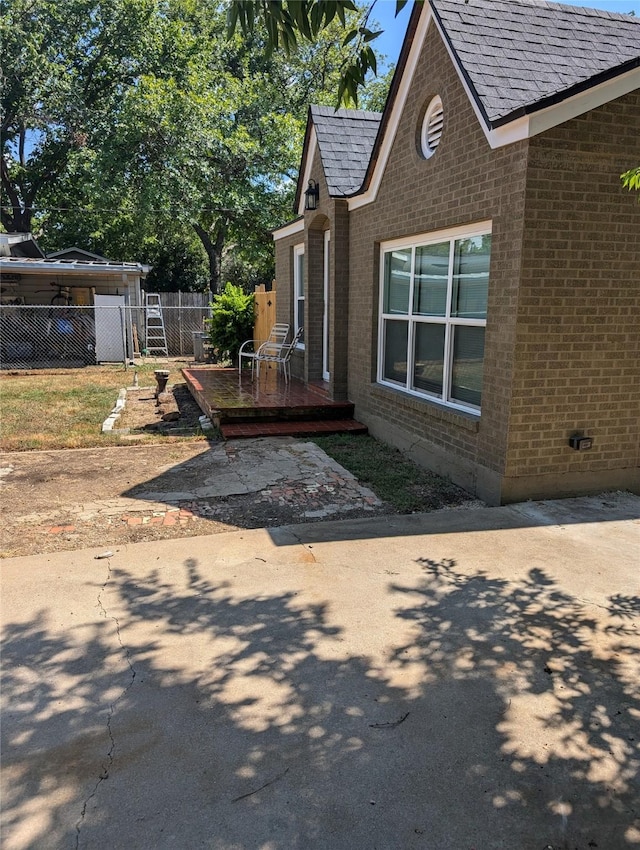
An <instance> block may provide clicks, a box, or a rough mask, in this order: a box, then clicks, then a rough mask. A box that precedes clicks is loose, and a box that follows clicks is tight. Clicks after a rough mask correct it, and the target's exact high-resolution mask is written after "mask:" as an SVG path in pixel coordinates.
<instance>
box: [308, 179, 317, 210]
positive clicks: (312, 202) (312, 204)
mask: <svg viewBox="0 0 640 850" xmlns="http://www.w3.org/2000/svg"><path fill="white" fill-rule="evenodd" d="M319 198H320V187H319V186H318V184H317V183H316V181H315V180H309V186H308V187H307V189H306V190H305V193H304V209H305V212H306V211H307V210H317V209H318V200H319Z"/></svg>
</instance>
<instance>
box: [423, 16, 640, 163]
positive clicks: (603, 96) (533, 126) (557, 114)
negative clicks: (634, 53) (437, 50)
mask: <svg viewBox="0 0 640 850" xmlns="http://www.w3.org/2000/svg"><path fill="white" fill-rule="evenodd" d="M435 24H436V26H437V28H438V32H439V33H440V37H441V38H442V41H443V43H444V46H445V47H446V49H447V53H448V54H449V58H450V59H451V61H452V63H453V66H454V68H455V69H456V72H457V74H458V77H459V78H460V82H461V83H462V85H463V87H464V90H465V92H466V93H467V97H468V98H469V101H470V103H471V106H472V107H473V111H474V112H475V114H476V118H477V119H478V122H479V123H480V126H481V127H482V130H483V132H484V134H485V136H486V137H487V141H488V142H489V145H490V146H491V148H493V149H494V150H495V148H502V147H505V146H506V145H511V144H513V142H519V141H521V140H522V139H530V138H531V137H532V136H537V135H538V134H539V133H544V132H545V130H550V129H551V128H552V127H557V126H559V125H560V124H564V122H565V121H569V120H570V119H571V118H577V117H578V116H579V115H583V114H584V113H585V112H589V111H590V110H591V109H596V108H597V107H598V106H603V105H604V104H605V103H609V101H611V100H615V99H616V98H618V97H622V96H623V95H625V94H629V92H632V91H635V90H636V89H637V88H640V68H634V69H633V70H631V71H627V72H626V73H625V74H621V75H620V76H618V77H614V78H613V79H611V80H607V81H606V82H604V83H600V84H599V85H597V86H593V88H589V89H587V90H586V91H583V92H580V93H579V94H575V95H573V96H571V97H568V98H567V99H566V100H563V101H561V102H560V103H555V104H553V105H552V106H547V107H546V108H544V109H540V110H539V111H536V112H532V113H530V114H528V115H521V116H519V117H518V118H514V120H513V121H509V123H508V124H503V125H502V126H500V127H495V128H494V129H491V128H490V127H488V126H487V122H486V119H485V117H484V115H483V114H482V112H481V111H480V109H479V107H478V104H477V102H476V99H475V97H474V96H473V93H472V92H471V89H470V87H469V85H468V83H467V81H466V79H465V77H464V74H463V73H462V71H461V69H460V66H459V64H458V60H457V58H456V56H455V54H454V52H453V50H452V49H451V45H450V44H449V42H448V40H447V39H446V38H445V36H444V33H443V32H442V28H441V27H440V24H439V23H438V20H437V19H435Z"/></svg>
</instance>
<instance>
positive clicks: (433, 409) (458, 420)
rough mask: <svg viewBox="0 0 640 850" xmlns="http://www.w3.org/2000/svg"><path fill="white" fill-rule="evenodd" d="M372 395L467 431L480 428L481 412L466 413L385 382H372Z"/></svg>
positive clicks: (475, 430)
mask: <svg viewBox="0 0 640 850" xmlns="http://www.w3.org/2000/svg"><path fill="white" fill-rule="evenodd" d="M370 389H371V397H372V398H374V399H375V398H379V399H384V400H386V401H394V402H396V403H398V404H402V406H403V407H405V408H409V409H410V410H414V411H416V413H422V414H425V415H427V416H429V417H430V418H432V419H438V420H440V421H441V422H446V423H447V424H448V425H455V426H457V427H458V428H464V429H465V431H473V432H476V433H477V431H478V430H479V428H480V414H479V413H466V412H465V411H463V410H455V409H453V408H451V407H447V405H445V404H439V403H438V402H437V401H434V400H433V399H430V398H423V397H419V396H415V395H411V394H409V393H405V392H403V391H402V390H397V389H394V388H393V387H386V386H384V385H383V384H375V383H374V384H370Z"/></svg>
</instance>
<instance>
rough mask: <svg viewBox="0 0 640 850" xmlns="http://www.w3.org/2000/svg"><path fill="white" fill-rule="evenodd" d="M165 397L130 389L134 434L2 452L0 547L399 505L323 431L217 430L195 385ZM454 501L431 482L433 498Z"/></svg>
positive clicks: (138, 538)
mask: <svg viewBox="0 0 640 850" xmlns="http://www.w3.org/2000/svg"><path fill="white" fill-rule="evenodd" d="M114 401H115V399H114ZM160 402H161V403H160V404H158V403H157V400H156V398H155V389H154V388H153V389H152V388H147V387H140V388H136V389H130V390H128V393H127V403H126V406H125V411H124V414H123V415H122V417H121V418H120V419H119V420H118V422H117V425H116V427H118V428H119V429H127V431H128V434H127V435H123V436H124V437H125V438H126V436H128V435H130V436H131V438H132V445H120V446H114V445H109V446H105V447H104V448H87V449H61V450H51V451H34V452H2V453H0V557H13V556H19V555H29V554H36V553H42V552H56V551H64V550H71V549H80V548H84V547H101V548H114V547H117V546H119V545H125V544H127V543H136V542H143V541H149V540H159V539H164V538H174V537H192V536H196V535H206V534H217V533H219V532H222V531H228V530H234V529H238V528H262V527H272V526H278V525H289V524H293V523H297V522H310V521H311V522H312V521H320V520H323V519H341V518H347V517H360V516H371V515H372V514H373V513H377V514H385V513H386V514H390V513H395V512H396V511H397V508H394V507H393V506H392V505H391V504H388V503H385V502H383V501H381V500H380V499H379V498H378V497H377V496H376V494H375V493H373V492H372V491H371V490H369V489H367V488H366V487H363V486H362V485H361V484H360V483H359V482H358V480H357V479H356V478H355V477H354V475H352V474H351V473H350V472H347V470H345V469H344V468H343V467H342V466H341V465H340V463H339V462H338V461H336V460H334V459H333V458H331V457H329V456H328V455H327V454H325V452H324V451H323V450H322V449H321V448H319V447H318V446H317V445H316V444H315V443H312V442H309V441H304V440H296V439H293V438H260V439H256V440H236V441H230V442H226V443H225V442H221V441H219V440H216V439H205V438H204V437H203V436H202V434H201V431H200V422H199V417H200V416H201V415H202V414H201V411H200V409H199V407H198V405H197V404H196V403H195V401H194V400H193V398H192V397H191V395H190V394H189V392H188V390H187V387H186V385H184V384H176V385H174V386H173V387H171V388H170V392H169V393H168V394H166V395H163V397H162V398H161V399H160ZM196 434H200V439H193V436H194V435H196ZM140 435H148V441H147V440H146V439H145V440H144V442H143V443H142V444H140V439H139V437H140ZM185 436H186V437H191V439H183V437H185ZM133 441H136V442H137V443H138V444H133ZM343 462H345V463H346V461H343ZM365 480H366V479H365ZM405 485H406V486H414V485H413V484H412V483H411V482H410V480H409V479H407V480H406V482H405ZM460 493H461V496H460V498H458V497H456V498H458V501H462V500H463V499H464V497H465V495H466V494H464V493H463V491H460ZM445 496H446V498H445ZM434 501H435V503H434ZM450 503H451V499H450V495H449V496H447V494H446V493H445V494H444V495H443V491H442V489H441V488H440V489H438V487H437V486H436V485H435V484H434V485H432V486H431V487H429V488H426V489H425V492H424V493H422V494H421V500H420V505H421V506H422V505H424V507H422V508H421V509H423V510H430V509H433V508H434V507H442V506H443V505H445V504H450ZM419 509H420V508H419Z"/></svg>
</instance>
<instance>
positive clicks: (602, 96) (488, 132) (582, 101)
mask: <svg viewBox="0 0 640 850" xmlns="http://www.w3.org/2000/svg"><path fill="white" fill-rule="evenodd" d="M432 19H433V21H434V24H435V26H436V27H437V28H438V32H439V33H440V37H441V38H442V41H443V43H444V45H445V47H446V49H447V52H448V54H449V57H450V59H451V61H452V63H453V66H454V68H455V69H456V72H457V74H458V77H459V78H460V82H461V83H462V86H463V88H464V90H465V92H466V94H467V97H468V98H469V102H470V103H471V106H472V107H473V111H474V112H475V114H476V118H477V119H478V122H479V124H480V126H481V127H482V130H483V132H484V134H485V136H486V138H487V141H488V142H489V145H490V146H491V148H494V149H495V148H501V147H505V146H506V145H510V144H513V143H514V142H518V141H520V140H522V139H528V138H531V137H532V136H536V135H538V134H539V133H544V132H545V130H550V129H551V128H552V127H556V126H558V125H559V124H563V123H564V122H565V121H569V120H570V119H571V118H577V117H578V116H579V115H583V114H584V113H585V112H589V111H590V110H591V109H596V108H597V107H598V106H603V105H604V104H605V103H608V102H609V101H611V100H615V99H616V98H618V97H622V96H623V95H625V94H629V92H632V91H635V90H636V89H638V88H640V68H634V69H633V70H631V71H627V72H626V73H625V74H621V75H620V76H618V77H615V78H613V79H611V80H607V81H606V82H604V83H600V85H597V86H594V87H593V88H590V89H588V90H587V91H584V92H581V93H580V94H576V95H573V97H569V98H567V99H566V100H563V101H562V102H561V103H557V104H554V105H553V106H549V107H547V108H546V109H541V110H540V111H539V112H535V113H532V114H530V115H522V116H520V117H518V118H515V119H514V120H513V121H510V122H509V123H508V124H504V125H503V126H501V127H496V128H495V129H490V128H489V127H488V126H487V122H486V119H485V117H484V115H483V114H482V112H481V111H480V109H479V107H478V104H477V103H476V99H475V97H474V96H473V94H472V92H471V89H470V87H469V85H468V83H467V81H466V79H465V77H464V75H463V74H462V71H461V69H460V67H459V65H458V60H457V58H456V56H455V55H454V53H453V51H452V49H451V46H450V45H449V42H448V40H447V39H446V38H445V36H444V34H443V32H442V29H441V27H440V25H439V23H438V20H437V18H435V16H434V15H433V13H432V12H431V9H430V7H429V6H427V4H426V3H425V5H424V6H423V13H422V15H421V16H420V20H419V22H418V26H417V28H416V32H415V35H414V38H413V43H412V45H411V50H410V52H409V56H408V58H407V64H406V65H405V69H404V73H403V75H402V81H401V83H400V87H399V89H398V93H397V95H396V99H395V103H394V105H393V112H392V114H391V117H390V119H389V123H388V125H387V129H386V132H385V137H384V140H383V142H382V145H381V147H380V154H379V156H378V161H377V162H376V167H375V171H374V174H373V177H372V180H371V184H370V186H369V188H368V189H367V191H366V192H363V193H362V194H360V195H355V196H354V197H353V198H348V204H349V211H351V210H355V209H358V207H364V206H366V205H367V204H370V203H373V201H375V199H376V197H377V194H378V190H379V188H380V183H381V182H382V176H383V175H384V171H385V168H386V166H387V161H388V159H389V154H390V152H391V147H392V146H393V142H394V141H395V137H396V132H397V129H398V124H399V121H400V117H401V115H402V113H403V111H404V108H405V104H406V102H407V97H408V92H409V87H410V85H411V82H412V80H413V75H414V73H415V69H416V66H417V64H418V59H419V57H420V53H421V52H422V47H423V45H424V40H425V38H426V35H427V32H428V30H429V25H430V23H431V21H432Z"/></svg>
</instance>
